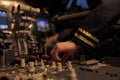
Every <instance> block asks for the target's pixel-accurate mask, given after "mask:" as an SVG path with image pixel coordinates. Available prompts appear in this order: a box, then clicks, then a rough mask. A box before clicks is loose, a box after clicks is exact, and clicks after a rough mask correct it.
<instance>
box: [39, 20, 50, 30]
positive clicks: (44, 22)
mask: <svg viewBox="0 0 120 80" xmlns="http://www.w3.org/2000/svg"><path fill="white" fill-rule="evenodd" d="M37 29H38V31H40V32H47V31H49V30H50V24H49V22H48V20H47V19H45V18H39V19H37Z"/></svg>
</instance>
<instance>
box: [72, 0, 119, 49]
mask: <svg viewBox="0 0 120 80" xmlns="http://www.w3.org/2000/svg"><path fill="white" fill-rule="evenodd" d="M119 15H120V0H103V3H102V4H101V5H100V6H98V7H97V8H96V9H94V10H93V11H92V12H91V13H90V14H89V15H88V16H87V18H86V19H85V22H84V24H83V25H80V26H79V28H78V29H77V31H76V32H75V33H74V36H73V38H72V41H73V42H75V43H76V44H78V45H80V46H81V47H83V48H84V49H85V50H87V51H92V50H93V49H94V48H96V46H97V45H98V44H99V43H100V42H101V41H103V40H105V39H107V38H109V37H110V34H111V33H110V26H111V24H112V22H113V21H114V20H115V19H118V16H119Z"/></svg>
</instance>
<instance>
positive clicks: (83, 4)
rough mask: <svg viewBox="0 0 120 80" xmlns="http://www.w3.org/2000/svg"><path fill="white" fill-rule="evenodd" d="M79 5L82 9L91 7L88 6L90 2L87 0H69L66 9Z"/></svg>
mask: <svg viewBox="0 0 120 80" xmlns="http://www.w3.org/2000/svg"><path fill="white" fill-rule="evenodd" d="M73 4H74V6H78V7H81V8H82V9H89V6H88V3H87V0H77V1H76V0H69V1H68V3H67V5H66V9H70V8H72V7H74V6H73Z"/></svg>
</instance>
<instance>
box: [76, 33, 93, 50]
mask: <svg viewBox="0 0 120 80" xmlns="http://www.w3.org/2000/svg"><path fill="white" fill-rule="evenodd" d="M75 36H76V37H77V38H79V39H80V40H82V41H83V42H85V43H86V44H88V45H89V46H91V47H94V48H95V44H93V43H92V42H90V41H89V40H87V39H86V38H84V37H83V36H82V35H79V34H78V33H75Z"/></svg>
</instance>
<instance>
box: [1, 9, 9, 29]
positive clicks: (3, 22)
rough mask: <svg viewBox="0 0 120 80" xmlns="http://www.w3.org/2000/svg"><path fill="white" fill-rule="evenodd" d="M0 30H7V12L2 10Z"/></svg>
mask: <svg viewBox="0 0 120 80" xmlns="http://www.w3.org/2000/svg"><path fill="white" fill-rule="evenodd" d="M0 29H8V16H7V12H6V11H2V10H0Z"/></svg>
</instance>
